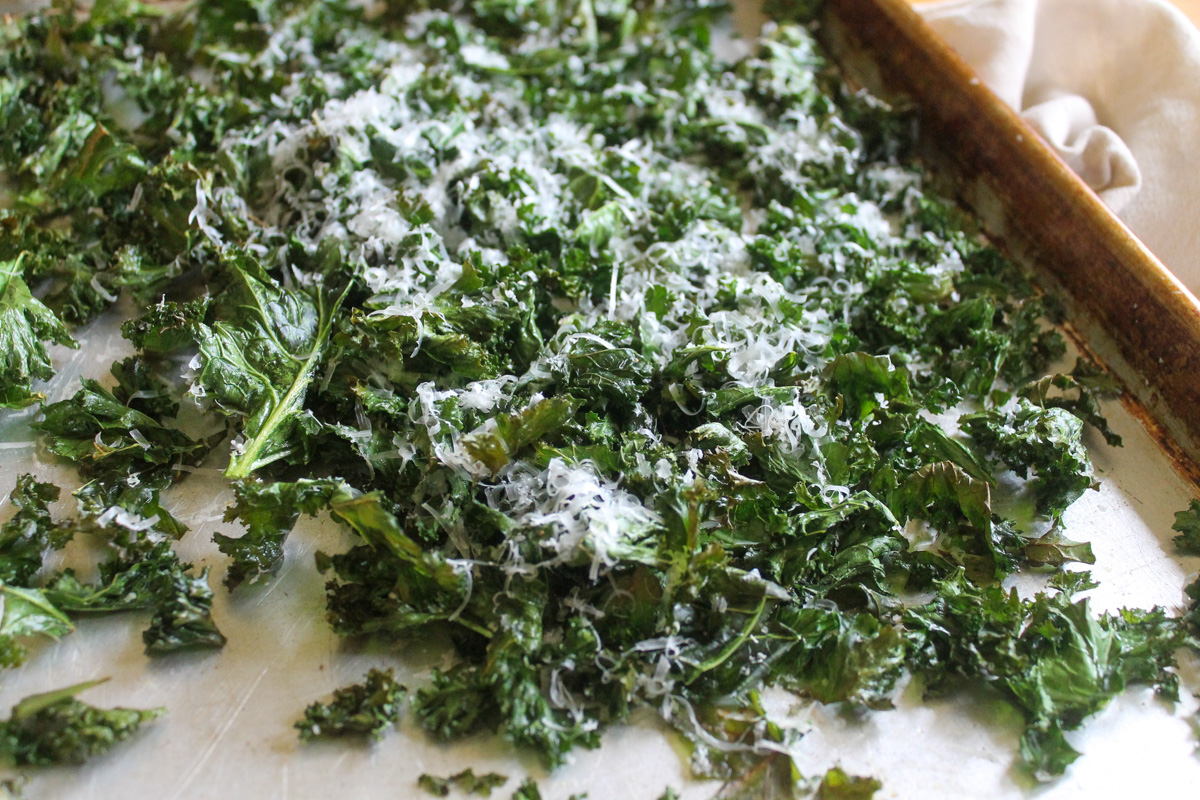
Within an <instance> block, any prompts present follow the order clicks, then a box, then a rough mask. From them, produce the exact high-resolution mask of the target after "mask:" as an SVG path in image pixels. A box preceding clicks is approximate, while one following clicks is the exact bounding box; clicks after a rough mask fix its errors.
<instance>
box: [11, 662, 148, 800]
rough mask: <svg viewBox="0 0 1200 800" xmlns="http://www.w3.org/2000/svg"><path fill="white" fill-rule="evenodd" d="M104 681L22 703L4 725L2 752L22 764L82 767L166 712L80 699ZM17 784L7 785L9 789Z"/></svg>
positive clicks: (59, 690) (77, 686)
mask: <svg viewBox="0 0 1200 800" xmlns="http://www.w3.org/2000/svg"><path fill="white" fill-rule="evenodd" d="M104 680H107V679H104ZM98 683H103V680H100V681H89V682H87V683H80V684H76V685H75V686H68V687H67V688H65V689H58V690H55V691H52V692H45V693H43V694H35V695H30V696H29V697H26V698H25V699H24V700H22V701H21V702H20V703H17V705H15V706H13V710H12V716H10V717H9V718H8V720H6V721H5V722H3V723H0V749H3V750H4V751H5V752H6V753H7V754H8V755H9V756H10V757H11V758H12V760H13V762H14V763H16V764H17V765H18V766H26V765H39V766H41V765H50V764H82V763H84V762H85V761H87V760H88V759H89V758H90V757H92V756H96V755H100V754H102V753H105V752H107V751H108V749H109V748H111V747H112V746H113V745H114V744H116V743H117V742H121V741H124V740H125V739H128V738H129V737H130V736H132V735H133V734H134V733H136V732H137V730H138V728H140V727H141V726H142V723H144V722H149V721H150V720H152V719H155V718H157V717H160V716H162V715H163V714H164V713H166V710H165V709H162V708H151V709H147V710H145V711H142V710H138V709H132V708H110V709H103V708H95V707H93V706H90V705H88V704H87V703H84V702H83V701H81V700H76V699H75V695H77V694H79V693H80V692H82V691H84V690H85V689H90V688H91V687H93V686H95V685H96V684H98ZM15 786H16V785H15V784H13V785H12V786H9V785H8V784H7V783H6V784H5V785H4V787H3V788H4V790H5V791H9V790H10V789H12V788H15Z"/></svg>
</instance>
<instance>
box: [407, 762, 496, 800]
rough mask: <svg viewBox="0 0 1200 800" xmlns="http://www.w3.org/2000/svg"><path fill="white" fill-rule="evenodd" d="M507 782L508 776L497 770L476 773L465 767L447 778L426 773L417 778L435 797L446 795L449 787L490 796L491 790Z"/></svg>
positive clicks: (419, 784) (421, 785) (420, 784)
mask: <svg viewBox="0 0 1200 800" xmlns="http://www.w3.org/2000/svg"><path fill="white" fill-rule="evenodd" d="M506 783H508V776H507V775H501V774H500V773H498V772H485V773H483V774H482V775H476V774H475V770H473V769H471V768H470V767H467V768H466V769H465V770H463V771H462V772H458V773H455V774H454V775H451V776H450V777H448V778H439V777H437V776H436V775H430V774H428V773H426V774H423V775H421V776H420V777H419V778H417V785H418V786H420V787H421V788H422V789H424V790H425V791H427V792H429V793H430V794H431V795H433V796H435V797H446V796H448V795H449V794H450V789H451V788H457V789H459V790H460V791H462V792H464V793H466V794H478V795H482V796H483V797H491V796H492V790H493V789H498V788H499V787H501V786H503V785H504V784H506Z"/></svg>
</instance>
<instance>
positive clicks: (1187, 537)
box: [1171, 500, 1200, 556]
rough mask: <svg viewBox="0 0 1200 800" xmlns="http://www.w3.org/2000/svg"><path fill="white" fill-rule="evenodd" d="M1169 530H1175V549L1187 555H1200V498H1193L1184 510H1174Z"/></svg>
mask: <svg viewBox="0 0 1200 800" xmlns="http://www.w3.org/2000/svg"><path fill="white" fill-rule="evenodd" d="M1171 530H1173V531H1177V532H1178V533H1179V535H1178V536H1176V537H1175V549H1176V550H1178V551H1179V552H1181V553H1185V554H1187V555H1189V556H1200V500H1193V501H1192V503H1191V505H1189V506H1188V508H1187V510H1186V511H1176V512H1175V524H1174V525H1172V526H1171Z"/></svg>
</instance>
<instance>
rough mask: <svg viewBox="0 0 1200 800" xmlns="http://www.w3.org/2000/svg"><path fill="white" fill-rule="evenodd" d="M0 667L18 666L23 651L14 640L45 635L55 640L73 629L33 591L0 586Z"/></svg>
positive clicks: (51, 605) (42, 596)
mask: <svg viewBox="0 0 1200 800" xmlns="http://www.w3.org/2000/svg"><path fill="white" fill-rule="evenodd" d="M0 603H3V606H2V608H0V666H3V667H16V666H20V665H21V664H22V663H23V662H24V661H25V657H26V650H25V647H24V645H22V644H21V643H20V642H19V641H18V639H23V638H26V637H29V636H46V637H48V638H50V639H58V638H60V637H62V636H65V635H66V634H68V633H70V632H71V631H73V630H75V626H74V625H72V624H71V621H70V620H69V619H67V617H66V615H65V614H63V612H62V611H60V610H59V609H57V608H55V607H54V605H53V604H52V603H51V602H50V601H49V600H48V599H47V598H46V596H45V594H43V593H42V592H40V591H38V590H37V589H23V588H20V587H18V586H7V585H4V584H0Z"/></svg>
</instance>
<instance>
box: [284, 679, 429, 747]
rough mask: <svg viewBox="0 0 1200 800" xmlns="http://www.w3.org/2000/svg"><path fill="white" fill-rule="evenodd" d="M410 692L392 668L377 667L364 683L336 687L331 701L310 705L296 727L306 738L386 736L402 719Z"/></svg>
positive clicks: (302, 738) (303, 738)
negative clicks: (386, 732) (404, 703)
mask: <svg viewBox="0 0 1200 800" xmlns="http://www.w3.org/2000/svg"><path fill="white" fill-rule="evenodd" d="M406 693H407V690H406V689H405V688H404V687H403V686H401V685H400V684H399V683H397V682H396V679H395V677H394V676H393V675H392V671H391V670H386V671H380V670H377V669H373V670H371V671H370V672H368V673H367V676H366V678H365V679H364V680H363V682H362V683H357V684H354V685H353V686H347V687H344V688H342V689H338V690H336V691H335V692H334V693H333V700H332V701H331V702H329V703H313V704H312V705H310V706H309V707H308V708H307V709H305V711H304V718H303V719H301V720H300V721H299V722H297V723H296V730H298V731H300V739H301V740H303V741H305V742H307V741H311V740H312V739H318V738H324V737H330V736H370V737H371V738H372V739H382V738H383V734H384V732H385V731H386V730H387V729H388V728H390V727H391V726H393V725H395V724H396V723H397V722H398V721H399V719H400V712H401V710H402V708H403V706H402V703H403V701H404V696H405V694H406Z"/></svg>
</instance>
